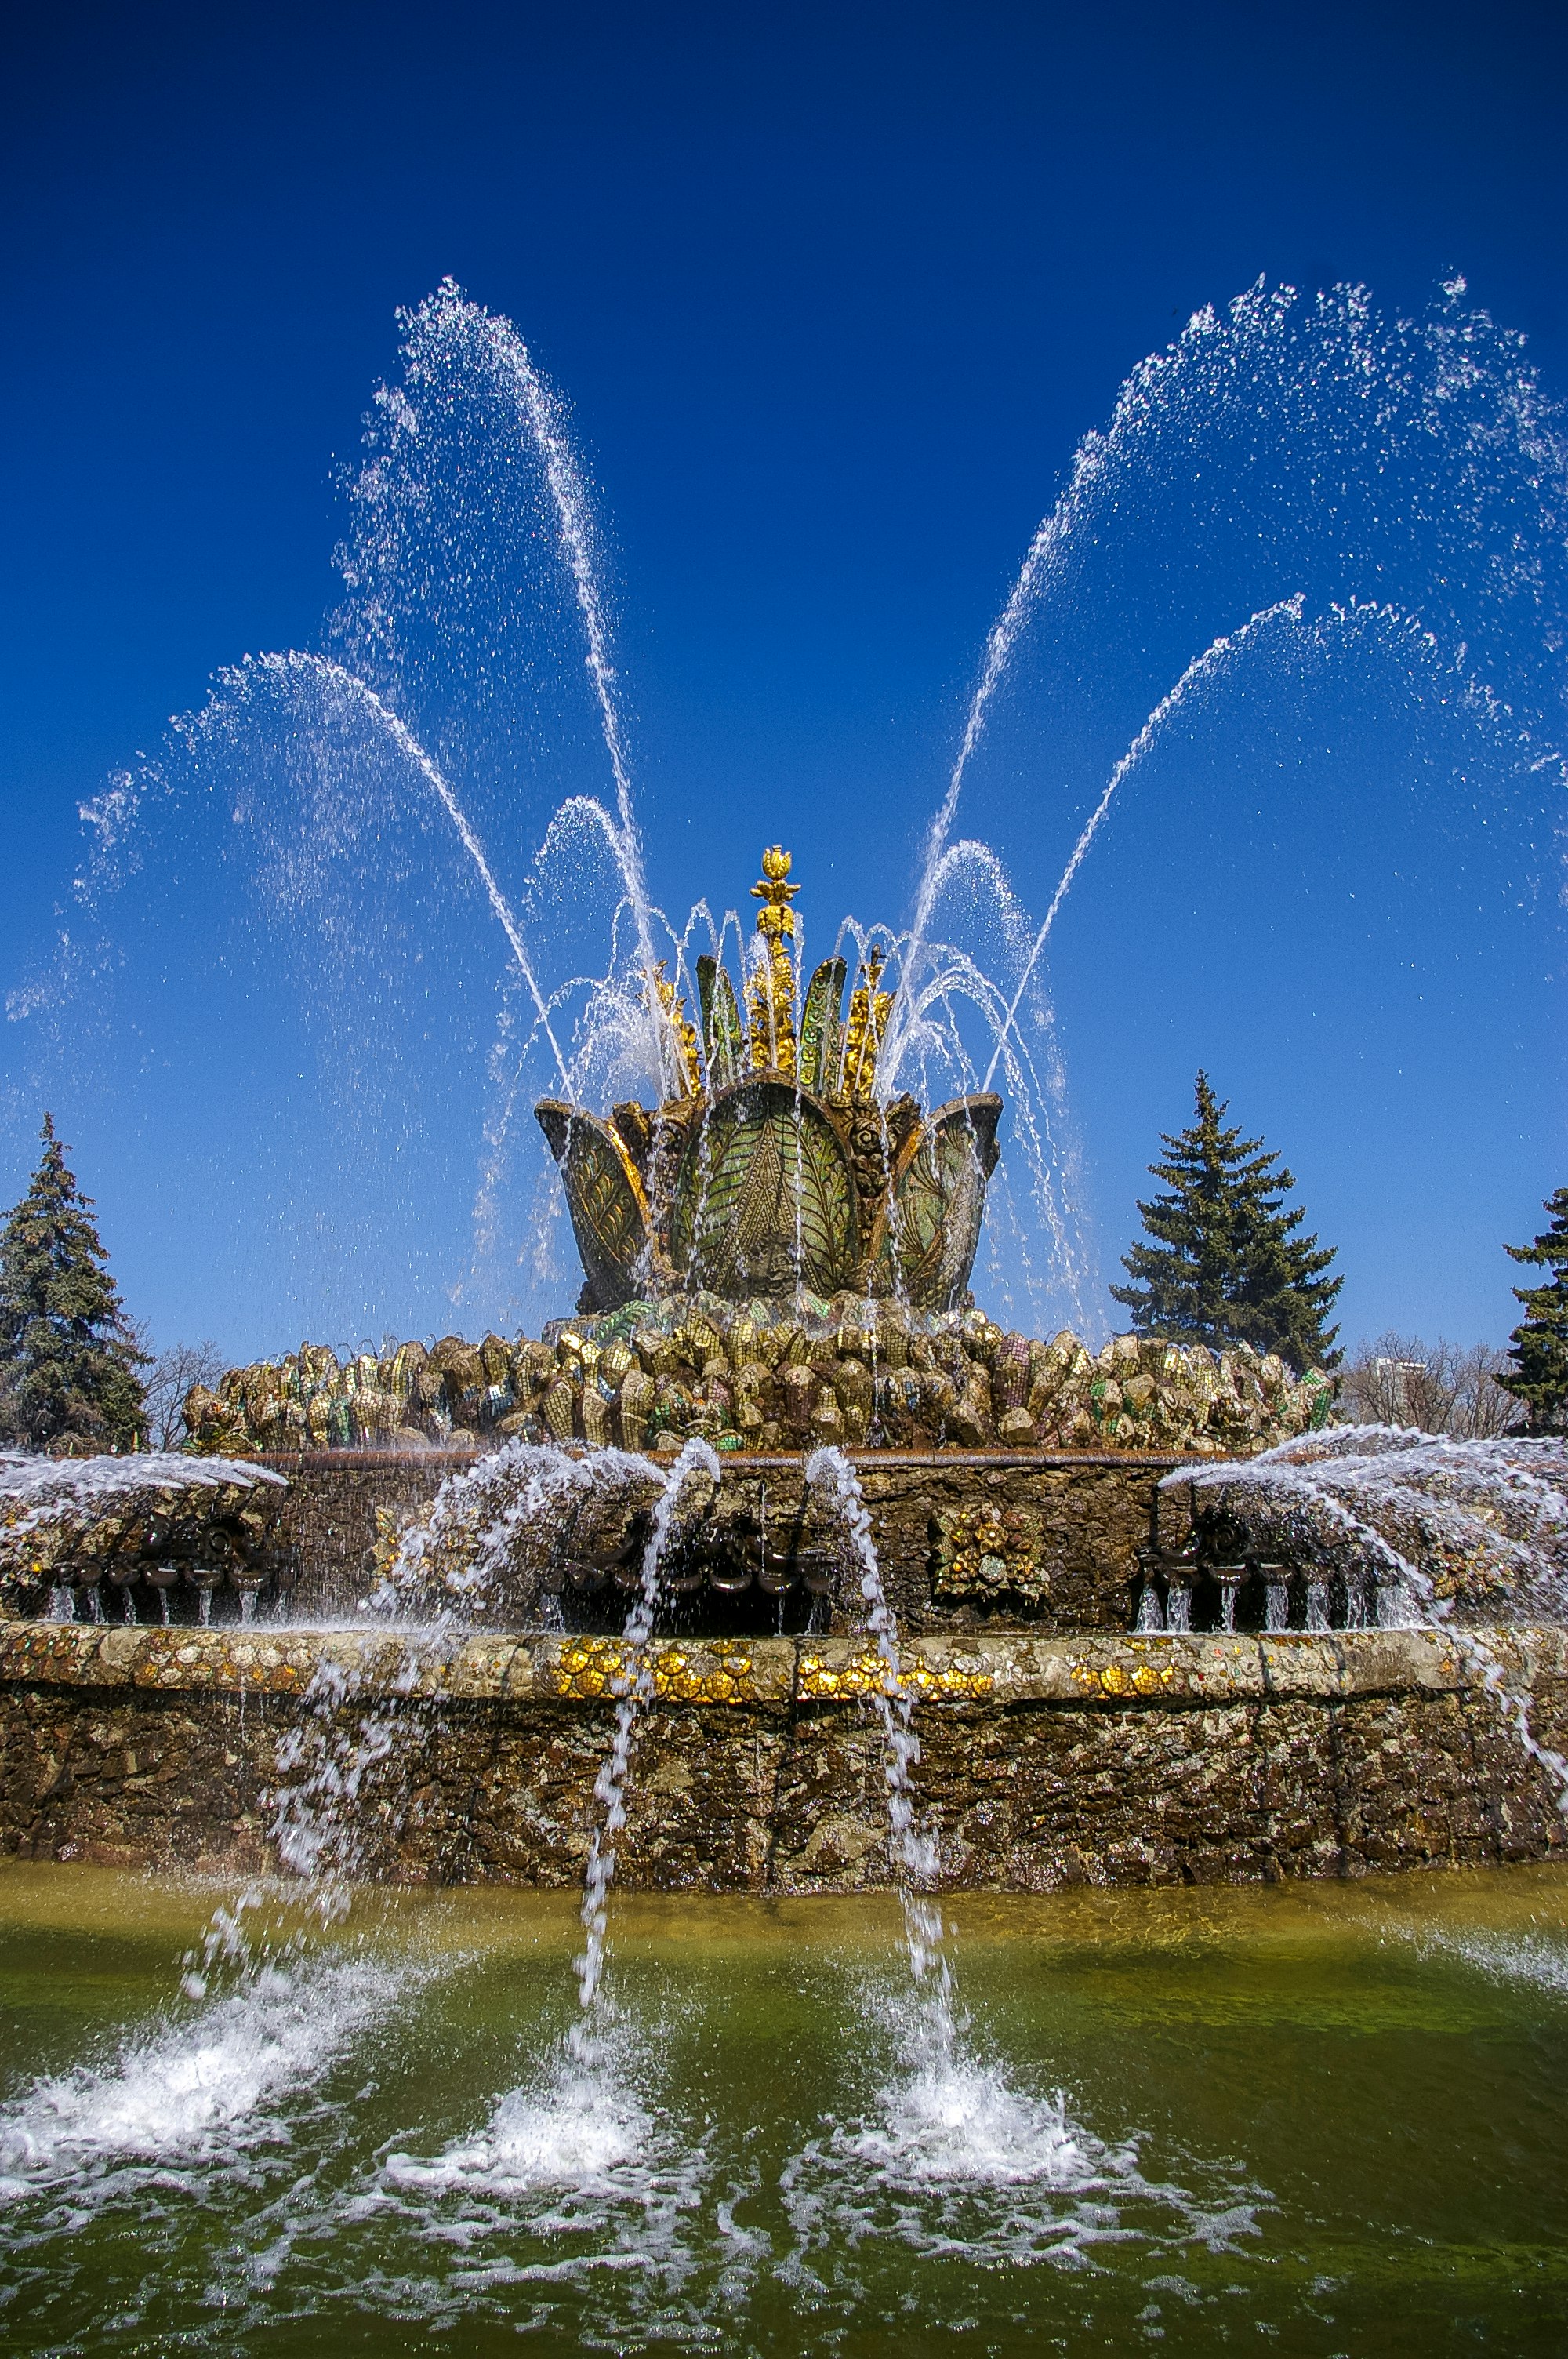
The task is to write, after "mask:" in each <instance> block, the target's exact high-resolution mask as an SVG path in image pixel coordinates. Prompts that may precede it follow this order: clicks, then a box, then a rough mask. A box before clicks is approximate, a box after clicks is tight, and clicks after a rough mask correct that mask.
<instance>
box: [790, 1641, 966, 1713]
mask: <svg viewBox="0 0 1568 2359" xmlns="http://www.w3.org/2000/svg"><path fill="white" fill-rule="evenodd" d="M899 1669H900V1675H901V1679H902V1684H903V1687H904V1688H906V1689H909V1690H913V1691H914V1693H915V1694H916V1695H921V1696H940V1697H946V1699H947V1700H948V1701H968V1700H973V1699H979V1697H981V1696H989V1694H990V1692H991V1690H992V1689H993V1688H994V1687H995V1685H996V1680H995V1676H994V1674H993V1673H992V1672H990V1671H988V1670H985V1669H981V1668H980V1667H979V1664H978V1663H976V1662H973V1661H970V1662H965V1661H961V1660H960V1661H956V1662H947V1663H932V1662H930V1661H928V1660H927V1658H925V1655H923V1654H920V1653H914V1654H912V1655H910V1656H908V1657H907V1658H903V1659H901V1662H900V1666H899ZM795 1684H796V1687H797V1689H798V1691H799V1692H800V1694H801V1695H803V1696H806V1697H809V1698H810V1699H811V1700H812V1701H815V1702H818V1703H832V1702H838V1701H846V1700H848V1699H850V1698H853V1697H857V1696H870V1695H879V1694H880V1695H894V1694H896V1693H897V1692H898V1682H895V1680H894V1679H893V1675H892V1671H891V1670H890V1669H889V1668H888V1666H887V1664H886V1663H885V1662H884V1661H883V1660H882V1658H881V1655H879V1654H878V1652H877V1650H876V1648H875V1647H862V1648H861V1649H860V1651H859V1652H857V1653H854V1654H851V1653H849V1652H848V1651H846V1650H834V1651H832V1652H829V1651H828V1650H827V1649H826V1648H824V1649H822V1650H821V1651H819V1652H818V1651H814V1650H812V1649H811V1648H809V1647H806V1648H803V1649H802V1651H801V1657H800V1663H799V1668H798V1669H797V1671H796V1674H795Z"/></svg>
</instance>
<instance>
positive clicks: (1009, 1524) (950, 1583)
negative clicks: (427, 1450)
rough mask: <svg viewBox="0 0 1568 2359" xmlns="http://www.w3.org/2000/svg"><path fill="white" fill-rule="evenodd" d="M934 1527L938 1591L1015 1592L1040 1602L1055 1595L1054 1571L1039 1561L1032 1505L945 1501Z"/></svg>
mask: <svg viewBox="0 0 1568 2359" xmlns="http://www.w3.org/2000/svg"><path fill="white" fill-rule="evenodd" d="M932 1529H933V1532H934V1535H935V1548H934V1549H933V1550H932V1556H931V1582H932V1588H933V1590H934V1591H935V1594H936V1595H937V1596H938V1597H947V1598H958V1597H966V1598H968V1597H972V1598H979V1599H1000V1598H1002V1597H1015V1598H1024V1599H1027V1600H1028V1602H1029V1603H1031V1604H1040V1603H1043V1602H1044V1599H1045V1598H1047V1597H1048V1596H1049V1595H1050V1593H1051V1575H1050V1573H1049V1572H1048V1571H1046V1569H1045V1567H1044V1565H1043V1564H1042V1563H1041V1561H1040V1518H1039V1517H1038V1516H1037V1515H1035V1514H1034V1513H1033V1511H1032V1510H1031V1509H1029V1508H1027V1507H1011V1506H1003V1505H1002V1504H1001V1503H1000V1501H986V1502H984V1503H982V1504H981V1505H980V1506H974V1507H946V1508H944V1509H943V1510H942V1511H941V1512H940V1513H939V1514H938V1515H936V1516H935V1517H933V1518H932Z"/></svg>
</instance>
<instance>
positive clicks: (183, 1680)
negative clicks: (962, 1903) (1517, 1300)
mask: <svg viewBox="0 0 1568 2359" xmlns="http://www.w3.org/2000/svg"><path fill="white" fill-rule="evenodd" d="M1480 1635H1483V1636H1486V1638H1487V1644H1488V1645H1489V1646H1490V1647H1492V1648H1493V1650H1494V1651H1495V1653H1496V1654H1497V1656H1498V1658H1499V1659H1500V1660H1501V1661H1502V1663H1503V1664H1504V1665H1505V1667H1506V1668H1507V1669H1509V1672H1510V1674H1511V1675H1513V1676H1516V1677H1521V1678H1522V1679H1523V1680H1524V1681H1525V1682H1526V1683H1527V1684H1528V1685H1529V1686H1530V1689H1531V1690H1533V1693H1534V1699H1535V1726H1536V1734H1537V1736H1538V1738H1539V1740H1540V1741H1541V1743H1542V1744H1546V1745H1555V1746H1557V1747H1559V1748H1562V1749H1568V1636H1565V1635H1564V1634H1563V1632H1561V1631H1548V1632H1541V1633H1529V1632H1523V1631H1519V1630H1512V1631H1499V1632H1492V1633H1487V1634H1480ZM324 1661H328V1662H330V1663H332V1664H334V1665H336V1666H337V1667H338V1669H340V1670H342V1671H346V1672H347V1673H348V1674H349V1679H348V1681H347V1684H348V1686H349V1688H350V1689H351V1696H350V1701H348V1702H347V1704H346V1705H345V1706H344V1708H343V1709H344V1712H345V1714H346V1715H348V1716H355V1715H358V1716H362V1715H363V1714H364V1713H365V1712H366V1711H367V1709H368V1710H374V1711H375V1712H385V1713H387V1714H390V1715H391V1716H392V1718H391V1723H390V1725H391V1729H392V1734H393V1736H394V1740H395V1741H394V1742H393V1743H392V1744H391V1745H390V1746H389V1747H388V1748H387V1750H386V1753H385V1756H384V1759H383V1760H382V1761H380V1762H379V1763H378V1764H377V1766H376V1767H373V1769H371V1770H370V1772H369V1773H368V1775H367V1778H366V1783H365V1787H364V1788H363V1790H362V1795H361V1798H360V1799H361V1810H362V1823H363V1824H364V1826H365V1828H366V1829H367V1830H368V1831H370V1833H369V1842H370V1848H369V1849H368V1850H367V1852H366V1854H365V1855H364V1859H363V1863H362V1872H363V1873H365V1874H367V1875H374V1876H379V1877H382V1878H401V1879H411V1880H418V1881H423V1880H437V1881H444V1882H482V1881H491V1880H495V1881H505V1882H510V1883H514V1884H520V1885H535V1886H570V1885H574V1884H576V1883H577V1882H579V1880H580V1877H581V1874H582V1868H583V1862H584V1857H585V1854H586V1850H587V1845H588V1843H589V1832H590V1830H591V1828H592V1826H593V1825H594V1823H595V1818H596V1806H595V1804H594V1801H593V1798H592V1788H593V1781H594V1777H595V1776H596V1774H597V1772H598V1769H599V1767H600V1762H601V1761H602V1759H603V1757H604V1753H605V1746H606V1742H607V1734H608V1729H609V1725H610V1722H611V1712H612V1707H611V1701H610V1690H611V1687H612V1685H613V1682H614V1680H615V1676H616V1673H617V1671H618V1669H620V1668H621V1665H622V1649H621V1648H620V1647H619V1646H618V1645H617V1644H616V1643H615V1642H613V1641H610V1640H600V1639H594V1638H591V1637H585V1636H562V1637H552V1638H546V1639H540V1638H522V1637H517V1636H503V1635H499V1634H497V1635H490V1636H470V1637H469V1638H467V1639H466V1640H464V1641H461V1642H459V1641H458V1640H456V1639H453V1640H451V1641H449V1643H448V1644H447V1645H446V1646H445V1647H443V1648H441V1649H440V1650H438V1651H433V1652H427V1654H426V1655H425V1656H424V1658H423V1661H422V1668H421V1670H420V1673H419V1676H418V1678H417V1680H416V1683H415V1684H414V1687H413V1690H412V1691H411V1692H409V1691H406V1674H407V1666H408V1662H409V1655H408V1650H407V1647H406V1643H405V1642H403V1641H401V1640H399V1639H397V1638H395V1637H394V1636H384V1635H383V1636H365V1635H362V1634H360V1633H357V1632H356V1633H351V1634H348V1633H328V1632H321V1631H309V1630H278V1631H276V1632H275V1631H268V1630H266V1629H265V1628H259V1627H258V1628H250V1629H245V1628H239V1627H231V1628H228V1629H221V1630H208V1631H202V1630H163V1629H129V1628H107V1627H102V1626H88V1625H81V1624H76V1625H49V1624H38V1623H12V1624H9V1625H0V1849H3V1850H5V1852H7V1853H10V1854H20V1855H22V1856H26V1857H30V1858H35V1859H67V1860H69V1859H81V1860H95V1861H101V1862H104V1863H109V1864H124V1865H147V1866H154V1867H162V1868H198V1869H206V1870H211V1871H214V1872H219V1871H222V1872H230V1871H235V1870H239V1871H243V1872H250V1871H253V1870H256V1869H262V1868H265V1866H267V1865H268V1864H270V1862H271V1859H272V1851H271V1845H270V1842H269V1837H268V1827H269V1824H270V1821H271V1816H272V1811H271V1807H270V1804H269V1802H268V1799H267V1797H268V1795H269V1793H270V1791H271V1789H272V1788H273V1786H274V1783H275V1779H276V1761H277V1754H278V1748H279V1745H280V1744H281V1743H282V1741H283V1740H284V1739H285V1737H286V1736H287V1735H288V1734H289V1733H290V1732H291V1731H292V1730H293V1729H295V1728H296V1726H297V1724H298V1723H299V1722H300V1720H301V1718H302V1716H304V1715H306V1714H307V1713H308V1710H309V1706H308V1703H305V1702H302V1701H301V1698H302V1695H303V1693H304V1690H306V1689H307V1688H308V1685H309V1683H310V1681H311V1680H312V1677H313V1675H314V1674H315V1673H316V1671H317V1670H318V1669H319V1667H320V1666H321V1665H322V1663H323V1662H324ZM906 1669H907V1673H908V1676H909V1677H910V1679H911V1681H912V1684H914V1687H915V1689H916V1690H917V1692H918V1693H919V1695H920V1697H921V1699H922V1701H921V1704H920V1712H919V1727H920V1734H921V1744H922V1760H921V1765H920V1773H919V1774H920V1792H921V1808H922V1814H923V1818H928V1819H929V1822H930V1823H931V1824H932V1825H933V1827H934V1828H935V1830H936V1832H937V1833H938V1835H939V1838H940V1842H941V1846H942V1860H943V1870H942V1875H943V1881H944V1883H945V1885H946V1886H947V1887H948V1888H953V1889H960V1888H970V1889H994V1890H1040V1889H1043V1888H1045V1887H1048V1886H1053V1885H1055V1884H1060V1883H1064V1882H1082V1881H1088V1882H1091V1883H1096V1884H1108V1885H1117V1884H1149V1883H1159V1882H1174V1881H1183V1880H1187V1881H1195V1882H1211V1881H1231V1882H1235V1881H1246V1880H1257V1879H1264V1880H1269V1879H1274V1878H1279V1877H1282V1876H1343V1875H1362V1874H1366V1873H1368V1872H1373V1871H1387V1870H1392V1869H1400V1868H1414V1867H1432V1866H1445V1865H1468V1864H1488V1863H1497V1862H1500V1861H1509V1860H1522V1859H1538V1858H1542V1857H1545V1856H1547V1855H1548V1854H1552V1853H1554V1852H1557V1851H1559V1850H1560V1849H1561V1848H1562V1847H1563V1843H1564V1830H1563V1817H1562V1815H1561V1813H1560V1812H1559V1810H1558V1809H1557V1807H1556V1801H1555V1796H1554V1792H1553V1789H1552V1788H1551V1786H1550V1784H1549V1781H1548V1780H1547V1778H1546V1777H1545V1776H1544V1774H1543V1773H1542V1772H1541V1771H1540V1770H1539V1768H1538V1767H1537V1766H1536V1764H1535V1763H1534V1762H1533V1761H1532V1760H1531V1759H1530V1758H1529V1757H1528V1756H1526V1755H1525V1754H1524V1753H1523V1752H1522V1751H1521V1749H1520V1747H1519V1745H1518V1744H1517V1743H1516V1742H1515V1740H1514V1739H1513V1737H1512V1736H1511V1735H1510V1734H1509V1732H1508V1730H1507V1729H1506V1728H1505V1726H1504V1723H1503V1721H1502V1719H1501V1718H1500V1716H1499V1715H1498V1712H1497V1710H1496V1708H1495V1706H1494V1705H1493V1703H1492V1702H1491V1701H1490V1700H1489V1699H1488V1698H1487V1697H1486V1696H1485V1695H1484V1694H1483V1693H1481V1692H1480V1690H1479V1687H1478V1684H1477V1680H1476V1674H1475V1672H1474V1671H1473V1670H1472V1669H1469V1668H1467V1666H1466V1663H1465V1659H1464V1658H1463V1656H1462V1655H1461V1654H1460V1653H1458V1652H1456V1651H1455V1649H1454V1647H1453V1646H1452V1645H1450V1644H1449V1643H1448V1642H1447V1641H1446V1640H1444V1638H1443V1637H1441V1636H1436V1635H1434V1634H1433V1633H1429V1632H1418V1631H1336V1632H1334V1633H1333V1634H1331V1635H1330V1636H1309V1635H1307V1634H1304V1633H1303V1634H1294V1633H1292V1634H1287V1635H1284V1636H1273V1637H1263V1638H1260V1637H1244V1636H1219V1635H1215V1636H1201V1637H1179V1636H1166V1635H1154V1636H1081V1637H1077V1638H1053V1637H1046V1636H1023V1635H1019V1634H1013V1635H1010V1636H1000V1635H997V1636H979V1635H968V1636H962V1637H948V1636H929V1637H926V1638H924V1639H922V1640H920V1641H919V1642H918V1643H915V1644H914V1645H912V1646H911V1647H908V1649H907V1650H906ZM877 1675H878V1673H877V1666H876V1662H875V1658H874V1657H871V1656H870V1655H868V1653H867V1651H866V1647H865V1642H864V1641H863V1640H860V1639H854V1638H834V1637H816V1636H803V1637H797V1638H793V1639H792V1638H764V1639H740V1640H733V1639H732V1640H722V1639H714V1640H707V1641H697V1640H691V1641H686V1642H678V1641H664V1642H660V1643H658V1644H657V1645H656V1646H655V1647H654V1679H655V1686H656V1695H655V1699H654V1701H653V1703H652V1704H651V1705H650V1706H649V1708H648V1710H647V1712H646V1714H645V1716H644V1718H643V1722H642V1723H641V1726H640V1729H639V1734H638V1742H637V1777H636V1780H635V1784H634V1788H633V1790H632V1793H631V1795H630V1797H629V1801H630V1817H629V1823H628V1827H627V1830H626V1833H625V1836H624V1838H623V1840H622V1844H621V1845H620V1847H619V1852H620V1857H619V1865H618V1871H617V1873H618V1878H619V1880H621V1881H622V1882H623V1883H626V1884H629V1885H632V1886H639V1887H643V1888H661V1889H682V1888H693V1889H695V1888H701V1889H705V1890H768V1889H776V1890H779V1891H789V1892H812V1891H844V1890H852V1889H862V1888H871V1887H875V1886H885V1885H888V1884H890V1883H891V1882H892V1870H891V1865H890V1862H889V1857H888V1851H887V1841H886V1804H885V1799H884V1791H883V1778H882V1768H883V1748H882V1741H881V1731H880V1729H879V1727H878V1725H877V1723H876V1721H875V1719H874V1717H873V1716H872V1715H871V1712H870V1710H869V1708H868V1705H867V1702H866V1698H867V1695H868V1692H869V1690H870V1687H871V1683H872V1682H873V1681H874V1680H875V1679H876V1677H877ZM400 1682H401V1683H402V1686H401V1688H400ZM383 1799H385V1800H386V1801H388V1802H389V1803H390V1804H391V1805H392V1809H391V1811H390V1813H389V1814H388V1815H387V1816H386V1817H383V1816H382V1814H381V1813H380V1810H379V1808H378V1805H379V1804H380V1802H381V1801H382V1800H383Z"/></svg>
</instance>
